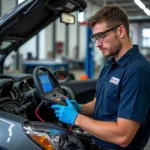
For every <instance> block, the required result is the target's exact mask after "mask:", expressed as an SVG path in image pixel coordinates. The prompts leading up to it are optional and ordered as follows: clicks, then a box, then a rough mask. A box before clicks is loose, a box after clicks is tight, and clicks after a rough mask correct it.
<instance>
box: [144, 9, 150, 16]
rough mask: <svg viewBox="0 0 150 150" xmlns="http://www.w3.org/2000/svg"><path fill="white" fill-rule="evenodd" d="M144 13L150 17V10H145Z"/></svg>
mask: <svg viewBox="0 0 150 150" xmlns="http://www.w3.org/2000/svg"><path fill="white" fill-rule="evenodd" d="M144 12H145V13H146V14H147V15H148V16H150V10H149V9H148V8H145V9H144Z"/></svg>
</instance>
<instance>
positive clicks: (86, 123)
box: [75, 114, 140, 147]
mask: <svg viewBox="0 0 150 150" xmlns="http://www.w3.org/2000/svg"><path fill="white" fill-rule="evenodd" d="M75 125H77V126H79V127H80V128H82V129H84V130H86V131H87V132H89V133H91V134H92V135H93V136H96V137H98V138H99V139H102V140H104V141H107V142H111V143H114V144H117V145H120V146H122V147H126V146H127V145H128V144H129V143H130V142H131V141H132V139H133V138H134V136H135V134H136V132H137V130H138V128H139V127H140V124H139V123H137V122H135V121H132V120H127V119H123V118H119V119H118V120H117V122H110V121H108V122H107V121H98V120H94V119H92V118H89V117H86V116H84V115H82V114H79V115H78V116H77V117H76V120H75Z"/></svg>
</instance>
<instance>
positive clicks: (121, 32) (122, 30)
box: [117, 25, 126, 39]
mask: <svg viewBox="0 0 150 150" xmlns="http://www.w3.org/2000/svg"><path fill="white" fill-rule="evenodd" d="M117 33H118V36H119V37H120V38H121V39H122V38H124V36H125V34H126V28H125V27H124V26H123V25H121V26H120V27H118V30H117Z"/></svg>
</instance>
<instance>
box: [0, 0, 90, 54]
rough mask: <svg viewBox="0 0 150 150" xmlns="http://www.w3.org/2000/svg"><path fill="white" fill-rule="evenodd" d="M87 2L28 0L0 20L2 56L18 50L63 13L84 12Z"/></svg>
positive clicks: (73, 0)
mask: <svg viewBox="0 0 150 150" xmlns="http://www.w3.org/2000/svg"><path fill="white" fill-rule="evenodd" d="M86 7H87V4H86V2H85V0H26V1H24V2H23V3H21V4H20V5H18V6H16V7H15V8H13V9H12V10H10V11H9V12H7V13H6V14H5V15H4V16H3V17H2V18H0V55H7V54H9V53H10V52H11V51H13V50H16V49H17V48H18V47H20V46H21V45H22V44H24V43H25V42H26V41H27V40H29V39H30V38H31V37H33V36H34V35H35V34H37V33H38V32H39V31H40V30H42V29H43V28H45V27H46V26H47V25H48V24H50V23H51V22H53V21H54V20H56V19H57V18H58V17H60V14H61V13H62V12H66V13H70V12H73V11H76V10H78V11H83V10H84V9H85V8H86Z"/></svg>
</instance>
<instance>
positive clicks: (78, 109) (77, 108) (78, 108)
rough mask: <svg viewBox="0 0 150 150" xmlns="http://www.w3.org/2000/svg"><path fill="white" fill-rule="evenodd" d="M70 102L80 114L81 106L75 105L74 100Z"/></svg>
mask: <svg viewBox="0 0 150 150" xmlns="http://www.w3.org/2000/svg"><path fill="white" fill-rule="evenodd" d="M70 102H71V103H72V104H73V106H74V107H75V108H76V110H77V111H78V112H79V113H80V112H81V109H82V107H81V105H80V104H78V103H77V101H76V100H70Z"/></svg>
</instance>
